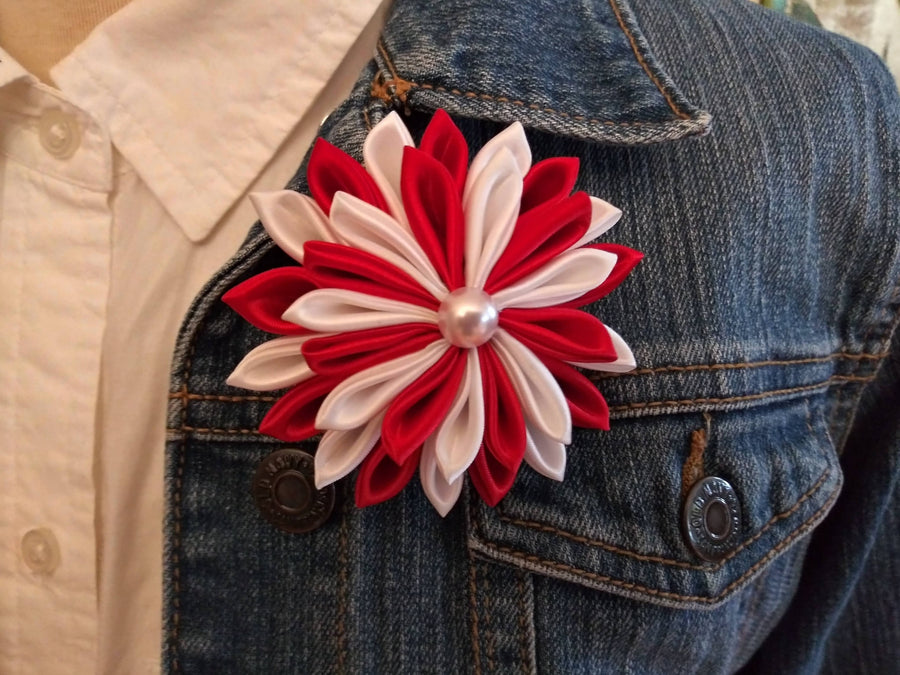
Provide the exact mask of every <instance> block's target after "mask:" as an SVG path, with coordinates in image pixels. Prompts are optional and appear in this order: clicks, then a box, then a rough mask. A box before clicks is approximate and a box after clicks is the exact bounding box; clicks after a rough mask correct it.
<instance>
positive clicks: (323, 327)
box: [282, 288, 437, 333]
mask: <svg viewBox="0 0 900 675" xmlns="http://www.w3.org/2000/svg"><path fill="white" fill-rule="evenodd" d="M282 316H283V318H284V319H286V320H287V321H291V322H294V323H296V324H298V325H301V326H304V327H305V328H308V329H309V330H314V331H319V332H320V333H343V332H345V331H353V330H363V329H366V328H383V327H384V326H396V325H397V324H401V323H419V322H425V323H433V324H437V312H435V311H434V310H431V309H426V308H424V307H421V306H419V305H411V304H409V303H407V302H398V301H397V300H389V299H387V298H379V297H376V296H374V295H368V294H366V293H357V292H355V291H345V290H343V289H340V288H322V289H319V290H315V291H311V292H309V293H307V294H306V295H304V296H303V297H302V298H300V299H299V300H297V302H295V303H294V304H292V305H291V306H290V307H288V308H287V310H285V312H284V314H283V315H282Z"/></svg>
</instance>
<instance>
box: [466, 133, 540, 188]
mask: <svg viewBox="0 0 900 675" xmlns="http://www.w3.org/2000/svg"><path fill="white" fill-rule="evenodd" d="M504 151H505V152H509V153H510V154H511V155H512V156H513V159H514V161H515V165H516V170H517V172H518V174H519V177H520V178H524V177H525V175H526V174H527V173H528V171H529V169H531V146H529V145H528V139H527V138H526V137H525V129H524V128H522V125H521V124H520V123H519V122H513V123H512V124H510V125H509V126H508V127H506V129H504V130H503V131H501V132H500V133H499V134H497V135H496V136H494V137H493V138H492V139H491V140H489V141H488V142H487V143H485V144H484V146H483V147H482V148H481V150H479V151H478V154H476V155H475V157H474V158H473V159H472V164H471V165H470V166H469V173H468V175H467V176H466V187H465V189H464V190H463V204H464V205H465V204H467V203H468V201H469V198H470V196H471V194H472V189H473V187H474V185H475V183H477V182H478V181H480V180H481V174H482V173H483V172H484V171H485V170H486V168H487V166H488V165H489V164H490V163H491V162H492V161H493V159H494V157H495V155H497V154H499V153H502V152H504Z"/></svg>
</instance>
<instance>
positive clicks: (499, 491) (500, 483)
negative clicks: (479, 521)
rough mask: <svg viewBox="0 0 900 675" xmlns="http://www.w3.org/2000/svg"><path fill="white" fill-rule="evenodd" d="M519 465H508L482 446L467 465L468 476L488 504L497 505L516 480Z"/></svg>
mask: <svg viewBox="0 0 900 675" xmlns="http://www.w3.org/2000/svg"><path fill="white" fill-rule="evenodd" d="M518 473H519V466H518V465H516V466H515V467H509V466H507V465H506V464H503V463H502V462H499V461H497V459H496V458H495V457H494V456H493V454H491V453H490V452H489V451H488V449H487V448H485V447H482V448H481V450H479V451H478V455H476V457H475V461H474V462H472V465H471V466H470V467H469V478H470V479H471V481H472V485H474V486H475V490H477V491H478V494H479V495H481V498H482V499H483V500H484V501H485V503H486V504H487V505H488V506H497V504H498V503H499V502H500V500H501V499H503V497H505V496H506V493H507V492H509V490H510V488H511V487H512V486H513V483H514V482H515V480H516V474H518Z"/></svg>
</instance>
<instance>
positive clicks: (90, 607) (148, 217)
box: [0, 0, 384, 675]
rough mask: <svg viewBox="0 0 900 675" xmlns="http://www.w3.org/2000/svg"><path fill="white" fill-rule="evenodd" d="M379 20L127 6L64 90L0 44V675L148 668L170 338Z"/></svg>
mask: <svg viewBox="0 0 900 675" xmlns="http://www.w3.org/2000/svg"><path fill="white" fill-rule="evenodd" d="M378 5H379V1H378V0H355V1H351V0H307V1H306V2H299V1H298V0H267V1H266V2H262V3H257V2H254V1H253V0H227V1H225V0H223V1H219V2H215V3H212V2H202V3H201V2H196V0H136V1H135V2H133V3H132V4H130V5H128V6H127V7H125V9H123V10H121V11H120V12H118V13H117V14H115V15H113V16H112V17H111V18H110V19H108V20H107V21H105V22H104V23H102V24H101V25H100V26H99V27H98V28H97V29H96V30H95V31H94V32H93V33H91V35H90V36H89V38H88V39H87V40H86V41H85V43H83V44H82V45H80V46H79V47H78V48H77V49H76V50H75V51H74V52H73V53H72V54H71V55H70V56H68V57H67V58H66V59H65V60H64V61H63V62H62V63H60V64H59V65H58V66H56V67H55V68H54V70H53V71H52V74H53V78H54V80H55V81H56V82H57V83H58V86H59V89H58V90H57V89H54V88H51V87H48V86H46V85H44V84H41V83H40V82H39V81H38V80H37V79H36V78H34V77H33V76H31V75H29V74H28V73H27V72H25V71H24V70H23V69H22V68H21V67H20V66H19V65H18V64H16V63H15V61H14V60H13V59H11V58H10V57H9V56H8V55H7V54H6V53H5V52H3V51H2V50H0V672H2V673H9V674H13V673H41V674H42V675H46V674H48V673H56V672H60V673H90V672H102V673H144V672H158V671H159V652H160V644H161V635H160V631H161V579H162V571H161V560H162V537H163V534H162V525H161V523H162V517H163V458H164V453H163V442H164V433H165V413H166V404H167V397H168V396H167V395H168V380H169V365H170V360H171V355H172V349H173V345H174V342H175V337H176V334H177V331H178V328H179V325H180V323H181V321H182V318H183V316H184V314H185V313H186V311H187V309H188V307H189V305H190V303H191V301H192V300H193V298H194V296H195V295H196V294H197V292H198V291H199V290H200V288H201V287H202V285H203V284H204V283H205V282H206V281H207V280H208V279H209V278H210V277H211V276H212V275H213V274H214V273H215V271H216V270H217V268H218V267H220V266H221V265H222V264H223V263H224V262H225V261H226V260H227V259H228V258H229V257H230V256H231V255H232V254H233V253H234V252H235V251H236V250H237V248H238V246H239V245H240V243H241V241H242V239H243V238H244V236H245V234H246V232H247V230H248V229H249V226H250V225H251V224H252V223H253V222H254V220H255V214H254V213H253V211H252V208H251V207H250V205H249V203H248V201H247V200H246V199H245V195H246V193H247V192H248V191H249V190H259V189H279V188H281V187H283V186H284V185H285V184H286V183H287V181H288V180H289V179H290V178H291V176H292V175H293V174H294V172H295V170H296V168H297V167H298V166H299V164H300V161H301V159H302V157H303V154H304V152H305V150H306V148H307V147H308V145H309V143H310V142H311V140H312V138H313V136H314V134H315V131H316V129H317V127H318V124H319V122H320V121H321V120H322V118H323V117H324V116H325V115H327V114H328V113H329V112H330V111H331V110H332V109H333V108H334V106H335V105H336V104H337V103H338V102H340V100H341V99H342V98H343V97H344V96H345V95H346V93H347V92H348V91H349V88H350V86H351V84H352V83H353V81H354V80H355V79H356V76H357V73H358V72H359V70H360V69H361V68H362V66H363V65H364V64H365V62H366V61H367V60H368V59H369V58H370V57H371V54H372V51H373V49H374V44H375V39H376V37H377V33H378V30H379V29H380V26H381V23H382V22H383V14H384V7H382V8H378ZM376 10H377V11H376ZM367 24H368V26H367ZM366 26H367V27H366ZM364 27H365V30H364Z"/></svg>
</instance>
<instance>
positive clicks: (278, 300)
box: [222, 267, 316, 335]
mask: <svg viewBox="0 0 900 675" xmlns="http://www.w3.org/2000/svg"><path fill="white" fill-rule="evenodd" d="M315 288H316V285H315V283H314V282H313V281H312V278H311V277H310V275H309V273H308V272H307V271H306V270H305V269H303V268H301V267H276V268H275V269H271V270H266V271H265V272H261V273H259V274H257V275H256V276H253V277H250V278H249V279H247V280H246V281H244V282H242V283H240V284H238V285H237V286H235V287H234V288H232V289H231V290H229V291H228V292H227V293H225V295H223V296H222V300H223V301H224V302H226V303H227V304H228V306H229V307H231V308H232V309H233V310H234V311H235V312H237V313H238V314H240V315H241V316H242V317H244V319H245V320H247V321H249V322H250V323H252V324H253V325H254V326H256V327H257V328H260V329H262V330H264V331H267V332H269V333H277V334H278V335H306V334H307V333H309V332H310V331H308V330H307V329H305V328H303V327H301V326H298V325H296V324H293V323H291V322H290V321H284V320H283V319H282V318H281V315H282V314H284V311H285V310H286V309H287V308H288V307H290V306H291V305H292V304H293V302H294V301H295V300H296V299H297V298H299V297H300V296H301V295H303V294H304V293H307V292H308V291H311V290H313V289H315Z"/></svg>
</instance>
